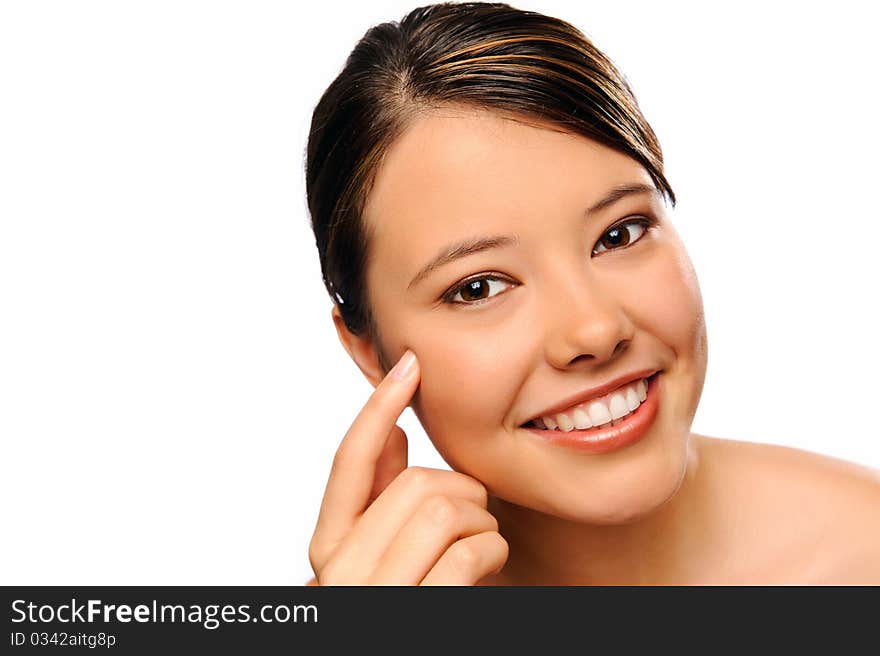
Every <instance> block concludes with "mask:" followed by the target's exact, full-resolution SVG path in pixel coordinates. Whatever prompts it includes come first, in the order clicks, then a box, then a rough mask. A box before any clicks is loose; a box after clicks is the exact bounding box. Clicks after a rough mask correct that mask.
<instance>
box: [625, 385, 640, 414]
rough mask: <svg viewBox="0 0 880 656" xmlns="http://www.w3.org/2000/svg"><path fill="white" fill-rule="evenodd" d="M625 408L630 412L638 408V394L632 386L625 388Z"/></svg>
mask: <svg viewBox="0 0 880 656" xmlns="http://www.w3.org/2000/svg"><path fill="white" fill-rule="evenodd" d="M626 407H627V408H628V409H629V411H630V412H632V411H633V410H635V409H636V408H638V407H639V394H638V392H636V391H635V389H633V388H632V386H630V387H627V388H626Z"/></svg>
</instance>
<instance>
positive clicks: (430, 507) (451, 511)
mask: <svg viewBox="0 0 880 656" xmlns="http://www.w3.org/2000/svg"><path fill="white" fill-rule="evenodd" d="M422 510H423V512H424V513H425V515H427V516H428V518H429V519H430V520H431V521H432V522H433V523H435V524H450V523H453V522H454V521H455V518H456V516H457V515H458V507H457V506H456V505H455V503H454V502H453V501H452V500H451V499H449V498H448V497H444V496H433V497H428V499H427V500H425V502H424V503H423V504H422Z"/></svg>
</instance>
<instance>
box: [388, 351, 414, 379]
mask: <svg viewBox="0 0 880 656" xmlns="http://www.w3.org/2000/svg"><path fill="white" fill-rule="evenodd" d="M415 362H416V354H415V353H413V352H412V351H410V350H407V352H406V353H404V354H403V357H401V358H400V360H398V361H397V364H396V365H394V367H393V368H392V369H391V376H392V377H393V378H394V379H395V380H405V379H406V378H407V377H408V376H409V375H410V374H411V373H412V371H413V368H414V367H413V365H414V364H415Z"/></svg>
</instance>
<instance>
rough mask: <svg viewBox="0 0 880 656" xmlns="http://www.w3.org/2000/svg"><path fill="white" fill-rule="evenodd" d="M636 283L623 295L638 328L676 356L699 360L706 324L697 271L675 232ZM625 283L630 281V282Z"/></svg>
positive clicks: (703, 347)
mask: <svg viewBox="0 0 880 656" xmlns="http://www.w3.org/2000/svg"><path fill="white" fill-rule="evenodd" d="M644 271H645V272H646V273H649V275H647V276H642V277H640V279H639V281H638V283H637V284H638V287H637V288H633V289H632V290H631V292H632V293H631V294H628V295H627V298H630V299H632V300H633V301H634V302H633V304H632V306H631V308H630V313H631V316H633V317H634V318H635V319H636V321H637V322H638V323H639V326H638V328H639V329H640V330H644V331H645V332H647V333H648V334H650V335H651V336H652V337H653V338H656V339H657V340H658V341H660V342H661V343H662V344H664V345H666V346H668V347H670V348H672V349H673V350H674V351H675V357H676V359H677V360H681V359H685V360H692V361H695V362H697V361H699V360H701V359H703V358H704V356H705V342H706V324H705V315H704V311H703V299H702V295H701V293H700V285H699V282H698V280H697V274H696V271H695V270H694V267H693V264H692V263H691V260H690V257H689V256H688V254H687V251H686V250H685V248H684V245H683V244H682V243H681V241H680V240H679V239H678V238H677V236H676V235H674V234H673V235H672V236H669V237H667V240H666V242H665V244H664V248H661V249H658V251H657V256H656V258H655V259H654V260H653V261H652V262H651V264H650V266H649V267H646V268H645V269H644ZM629 284H632V283H631V282H630V283H629Z"/></svg>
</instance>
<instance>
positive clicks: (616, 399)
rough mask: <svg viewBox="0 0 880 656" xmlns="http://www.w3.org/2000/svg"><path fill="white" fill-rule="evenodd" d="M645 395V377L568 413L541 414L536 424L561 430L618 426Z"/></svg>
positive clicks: (636, 407) (539, 426)
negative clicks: (600, 399)
mask: <svg viewBox="0 0 880 656" xmlns="http://www.w3.org/2000/svg"><path fill="white" fill-rule="evenodd" d="M646 398H648V385H647V383H646V381H645V379H642V380H639V381H637V382H635V383H631V384H630V385H628V386H627V387H625V388H624V389H623V391H619V392H616V393H614V394H613V395H612V396H611V398H610V400H609V399H608V397H604V399H603V400H602V401H593V402H592V403H590V404H589V405H586V406H585V405H580V406H577V407H576V408H574V409H572V410H569V411H568V412H567V413H565V412H560V413H558V414H556V415H552V416H549V417H540V418H538V419H535V420H534V422H533V423H534V425H535V426H537V427H538V428H541V429H544V430H560V431H563V432H566V433H567V432H569V431H571V430H574V429H578V430H584V429H587V428H592V427H594V426H602V425H604V424H607V423H609V422H611V425H612V426H616V425H617V424H619V423H620V422H621V421H622V419H623V417H626V416H627V415H628V414H629V413H631V412H635V411H636V410H637V409H638V407H639V406H640V405H641V404H642V402H643V401H644V400H645V399H646Z"/></svg>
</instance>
